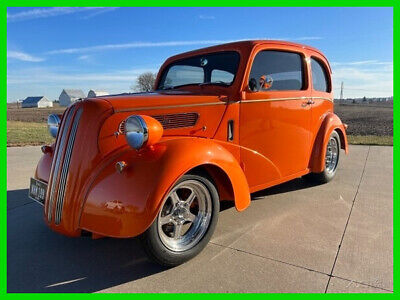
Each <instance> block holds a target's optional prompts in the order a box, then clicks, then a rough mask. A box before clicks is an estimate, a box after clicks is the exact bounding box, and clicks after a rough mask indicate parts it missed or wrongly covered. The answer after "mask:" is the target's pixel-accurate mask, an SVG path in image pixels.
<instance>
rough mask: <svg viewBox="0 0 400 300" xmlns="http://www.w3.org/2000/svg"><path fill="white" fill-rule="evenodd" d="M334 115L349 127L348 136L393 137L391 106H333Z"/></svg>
mask: <svg viewBox="0 0 400 300" xmlns="http://www.w3.org/2000/svg"><path fill="white" fill-rule="evenodd" d="M335 113H336V114H337V115H338V116H339V117H340V119H341V120H342V122H343V123H346V124H348V125H349V127H348V129H347V134H348V135H360V136H367V135H376V136H393V105H392V106H387V105H379V104H376V105H372V104H368V105H363V104H356V105H351V104H348V105H344V104H341V105H335Z"/></svg>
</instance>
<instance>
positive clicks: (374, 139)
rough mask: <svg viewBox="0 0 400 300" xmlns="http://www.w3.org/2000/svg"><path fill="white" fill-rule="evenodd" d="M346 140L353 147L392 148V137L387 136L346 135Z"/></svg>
mask: <svg viewBox="0 0 400 300" xmlns="http://www.w3.org/2000/svg"><path fill="white" fill-rule="evenodd" d="M347 139H348V142H349V144H353V145H378V146H393V136H389V135H383V136H377V135H348V136H347Z"/></svg>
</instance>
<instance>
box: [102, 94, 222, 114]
mask: <svg viewBox="0 0 400 300" xmlns="http://www.w3.org/2000/svg"><path fill="white" fill-rule="evenodd" d="M99 98H101V99H103V100H106V101H108V102H109V103H110V104H111V105H112V106H113V108H114V111H115V112H122V111H130V110H132V111H154V110H160V109H161V110H163V109H169V108H174V107H175V106H178V107H190V106H194V107H195V106H198V105H213V104H223V103H224V99H225V98H226V97H225V96H220V95H210V94H196V93H192V92H188V91H164V92H151V93H131V94H128V93H127V94H120V95H113V96H104V97H99Z"/></svg>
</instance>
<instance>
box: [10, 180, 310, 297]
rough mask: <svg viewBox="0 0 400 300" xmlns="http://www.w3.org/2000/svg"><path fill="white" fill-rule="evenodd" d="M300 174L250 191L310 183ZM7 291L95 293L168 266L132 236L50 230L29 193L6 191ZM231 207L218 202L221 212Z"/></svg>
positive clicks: (270, 192)
mask: <svg viewBox="0 0 400 300" xmlns="http://www.w3.org/2000/svg"><path fill="white" fill-rule="evenodd" d="M312 186H315V184H312V183H309V182H307V181H305V180H303V179H301V178H297V179H294V180H292V181H289V182H286V183H283V184H280V185H278V186H275V187H271V188H268V189H265V190H262V191H259V192H256V193H253V194H252V195H251V199H252V201H256V200H259V199H262V198H264V197H266V196H269V195H274V194H282V193H287V192H291V191H295V190H301V189H305V188H310V187H312ZM7 205H8V211H7V290H8V292H9V293H13V292H43V293H46V292H96V291H100V290H102V289H106V288H109V287H113V286H116V285H120V284H123V283H126V282H130V281H135V280H138V279H141V278H144V277H147V276H151V275H152V274H156V273H159V272H163V271H165V270H166V269H167V268H164V267H161V266H159V265H157V264H154V263H152V262H150V261H149V260H148V259H147V257H146V255H145V253H144V252H143V249H142V247H141V246H140V244H139V241H138V239H137V238H133V239H114V238H104V239H98V240H92V239H91V238H90V237H82V238H68V237H65V236H62V235H60V234H58V233H55V232H53V231H51V230H50V229H49V228H48V227H47V226H46V225H45V224H44V221H43V207H42V206H41V205H39V204H38V203H36V202H34V201H32V200H30V199H29V198H28V189H22V190H13V191H8V192H7ZM233 207H234V202H233V201H222V202H221V205H220V211H224V210H227V209H231V208H233Z"/></svg>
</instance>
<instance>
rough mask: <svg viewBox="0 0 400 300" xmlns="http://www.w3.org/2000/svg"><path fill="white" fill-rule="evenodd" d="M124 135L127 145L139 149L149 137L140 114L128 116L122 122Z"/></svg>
mask: <svg viewBox="0 0 400 300" xmlns="http://www.w3.org/2000/svg"><path fill="white" fill-rule="evenodd" d="M124 127H125V128H124V129H125V137H126V141H127V142H128V144H129V146H131V147H132V148H134V149H136V150H139V149H140V148H142V147H143V145H144V144H146V142H147V140H148V138H149V131H148V129H147V124H146V122H145V121H144V119H143V118H142V117H141V116H136V115H135V116H130V117H128V118H127V119H126V120H125V124H124Z"/></svg>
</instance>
